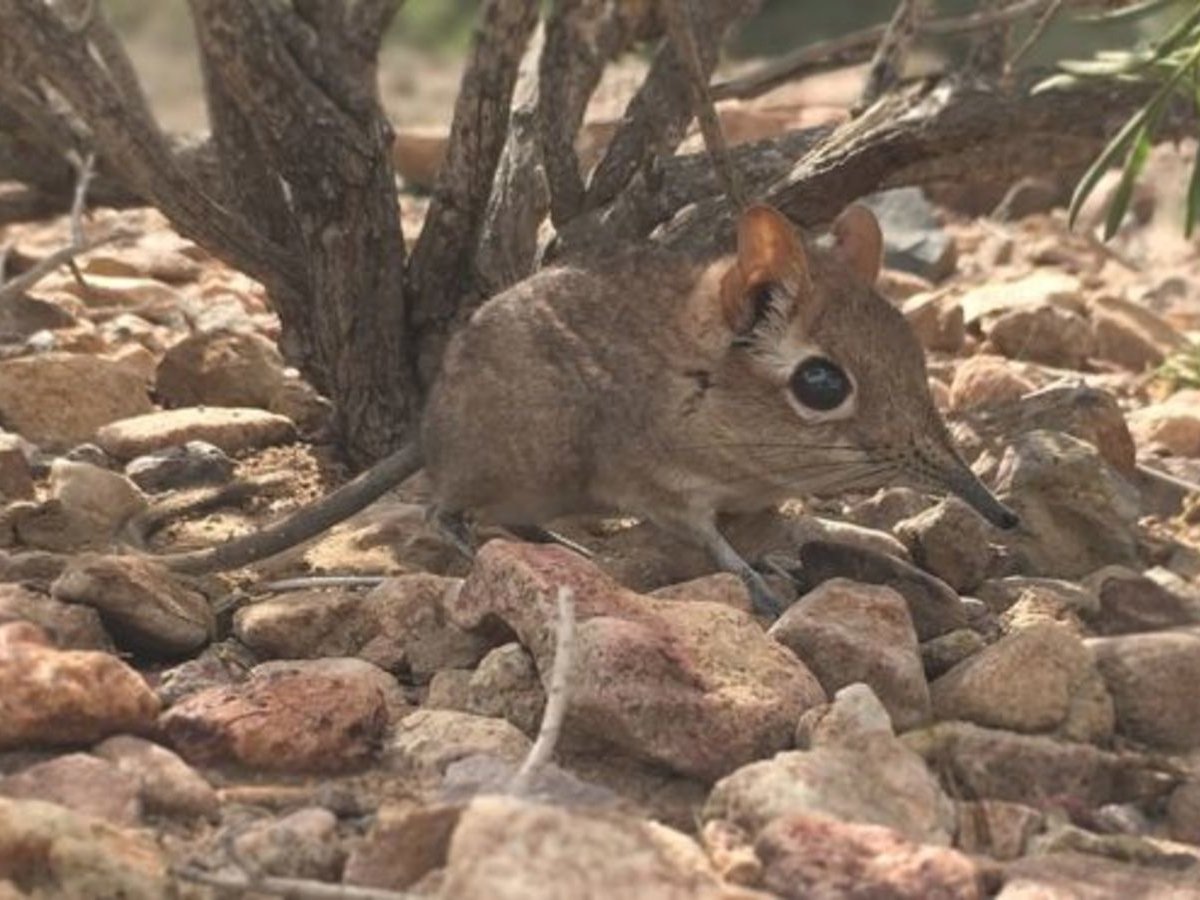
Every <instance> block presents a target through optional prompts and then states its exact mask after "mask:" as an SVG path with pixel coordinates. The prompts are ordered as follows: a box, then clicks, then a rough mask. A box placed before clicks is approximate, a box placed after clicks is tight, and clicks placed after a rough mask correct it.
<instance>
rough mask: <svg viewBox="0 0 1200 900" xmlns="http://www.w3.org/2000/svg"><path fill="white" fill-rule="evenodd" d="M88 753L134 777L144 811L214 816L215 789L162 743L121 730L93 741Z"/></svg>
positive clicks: (171, 814)
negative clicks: (120, 732)
mask: <svg viewBox="0 0 1200 900" xmlns="http://www.w3.org/2000/svg"><path fill="white" fill-rule="evenodd" d="M92 753H93V754H95V755H96V756H98V757H100V758H101V759H105V760H108V762H110V763H112V764H113V765H114V766H116V768H117V769H118V770H119V771H120V772H122V773H124V774H125V775H128V776H130V777H132V778H133V779H135V781H136V783H137V788H138V796H139V797H140V798H141V801H142V808H143V809H145V811H146V812H148V813H152V814H158V815H164V816H180V817H203V818H208V819H213V818H216V816H217V812H218V806H219V803H218V800H217V792H216V791H215V790H213V788H212V785H210V784H209V783H208V782H207V781H205V780H204V777H203V776H202V775H201V774H200V773H199V772H197V771H196V770H195V769H193V768H192V767H191V766H189V765H188V764H187V763H185V762H184V761H183V760H182V759H180V758H179V757H178V756H177V755H176V754H174V753H172V752H171V751H170V750H168V749H167V748H166V747H160V746H159V745H158V744H155V743H154V742H153V741H148V740H145V739H144V738H140V737H134V736H132V735H128V734H122V735H117V736H116V737H110V738H108V739H107V740H105V741H102V742H101V743H99V744H97V745H96V746H95V747H93V748H92Z"/></svg>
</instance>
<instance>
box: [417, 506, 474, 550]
mask: <svg viewBox="0 0 1200 900" xmlns="http://www.w3.org/2000/svg"><path fill="white" fill-rule="evenodd" d="M428 519H429V521H430V522H432V523H433V525H434V527H436V528H437V530H438V531H440V532H441V533H442V535H443V536H444V537H445V538H446V539H447V540H448V541H450V543H451V544H453V545H454V549H456V550H457V551H458V552H459V553H461V554H462V555H463V556H465V557H466V558H467V559H468V560H474V559H475V549H476V548H475V538H474V535H472V534H471V526H470V525H468V524H467V519H466V516H465V515H463V513H462V512H461V511H456V512H450V511H448V510H444V509H442V508H441V507H436V506H435V507H433V508H431V509H430V510H429V516H428Z"/></svg>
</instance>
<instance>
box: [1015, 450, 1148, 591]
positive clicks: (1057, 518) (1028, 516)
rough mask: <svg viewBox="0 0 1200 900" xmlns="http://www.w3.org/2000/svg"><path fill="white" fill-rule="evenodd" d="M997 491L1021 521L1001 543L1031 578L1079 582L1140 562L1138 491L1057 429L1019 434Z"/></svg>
mask: <svg viewBox="0 0 1200 900" xmlns="http://www.w3.org/2000/svg"><path fill="white" fill-rule="evenodd" d="M997 488H998V491H999V493H1001V494H1002V495H1004V496H1005V498H1006V501H1007V502H1008V504H1009V505H1010V506H1011V507H1012V508H1013V509H1014V510H1015V511H1016V512H1017V514H1018V515H1019V516H1020V517H1021V528H1020V529H1017V530H1015V531H1014V532H1010V533H1009V534H1008V535H1006V536H1005V537H1004V540H1005V541H1006V543H1007V544H1008V546H1009V547H1010V549H1011V550H1012V552H1013V553H1014V555H1015V556H1016V557H1017V560H1018V562H1019V564H1020V565H1022V566H1023V567H1024V569H1025V571H1026V572H1027V573H1029V574H1034V575H1048V576H1053V577H1057V578H1081V577H1083V576H1084V575H1087V574H1088V573H1089V572H1093V571H1095V570H1096V569H1098V568H1100V567H1101V566H1105V565H1109V564H1111V563H1118V564H1121V565H1134V564H1136V562H1137V559H1138V550H1137V539H1136V531H1135V529H1136V526H1137V519H1138V511H1139V505H1138V496H1137V491H1136V489H1134V488H1133V487H1132V486H1131V485H1129V484H1128V483H1127V482H1126V481H1125V480H1124V479H1122V478H1121V476H1120V475H1118V474H1116V472H1114V471H1113V470H1112V469H1111V468H1110V467H1108V466H1107V465H1106V464H1105V463H1104V461H1103V460H1102V459H1101V458H1100V455H1099V453H1098V452H1097V451H1096V449H1095V448H1094V447H1092V446H1091V445H1090V444H1087V443H1084V442H1083V441H1080V440H1077V439H1076V438H1073V437H1069V436H1068V435H1065V434H1060V433H1058V432H1053V431H1031V432H1028V433H1027V434H1023V435H1020V436H1019V437H1018V438H1017V439H1016V441H1015V442H1014V444H1013V445H1012V446H1011V447H1010V448H1009V450H1008V451H1007V452H1006V454H1005V456H1004V459H1003V460H1002V462H1001V464H1000V473H999V481H998V485H997Z"/></svg>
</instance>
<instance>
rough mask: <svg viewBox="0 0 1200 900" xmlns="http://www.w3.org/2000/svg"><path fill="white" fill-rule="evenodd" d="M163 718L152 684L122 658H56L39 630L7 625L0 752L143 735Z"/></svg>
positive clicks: (78, 654)
mask: <svg viewBox="0 0 1200 900" xmlns="http://www.w3.org/2000/svg"><path fill="white" fill-rule="evenodd" d="M158 710H159V702H158V699H157V698H156V697H155V696H154V694H153V692H151V690H150V688H149V687H148V686H147V685H146V682H145V681H143V680H142V677H141V676H140V675H138V673H137V672H135V671H134V670H133V669H131V668H129V666H127V665H125V663H123V662H121V661H120V660H119V659H117V658H116V657H115V656H110V655H109V654H107V653H101V652H97V651H87V650H55V649H54V648H52V647H50V646H49V644H48V638H47V637H46V635H45V633H44V632H43V631H41V630H40V629H39V628H37V627H36V626H34V625H30V624H27V623H24V622H16V623H12V624H8V625H0V749H13V748H21V747H38V746H62V745H70V744H86V743H92V742H94V741H98V740H100V739H102V738H105V737H107V736H108V735H110V734H115V733H117V732H122V731H131V732H139V731H143V732H144V731H148V730H150V729H151V728H152V727H153V725H154V717H155V716H156V715H157V714H158Z"/></svg>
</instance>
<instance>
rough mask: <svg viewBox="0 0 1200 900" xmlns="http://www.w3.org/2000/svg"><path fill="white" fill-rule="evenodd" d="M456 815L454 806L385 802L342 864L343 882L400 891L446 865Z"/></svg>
mask: <svg viewBox="0 0 1200 900" xmlns="http://www.w3.org/2000/svg"><path fill="white" fill-rule="evenodd" d="M461 812H462V809H461V807H459V806H458V805H456V804H445V803H437V804H432V805H428V806H425V805H420V804H418V803H416V802H414V801H412V800H401V801H391V802H386V803H384V804H383V805H382V806H380V807H379V810H378V812H376V814H375V820H374V821H373V822H372V823H371V829H370V831H368V832H367V834H366V836H365V837H364V838H363V839H362V841H360V842H359V843H358V844H357V845H356V846H355V847H354V849H353V850H351V851H350V857H349V859H347V860H346V870H345V872H344V873H343V876H342V879H343V881H345V883H346V884H353V885H363V886H366V887H376V888H383V889H385V890H392V891H402V890H404V889H405V888H407V887H410V886H411V885H413V884H416V883H417V882H418V881H419V880H420V879H422V878H423V877H425V875H427V874H428V873H429V872H431V871H432V870H433V869H437V868H441V867H442V866H444V865H445V864H446V853H447V851H448V850H449V848H450V836H451V835H452V834H454V829H455V827H456V826H457V825H458V817H459V814H460V813H461Z"/></svg>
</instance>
